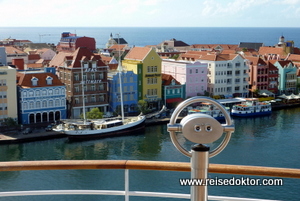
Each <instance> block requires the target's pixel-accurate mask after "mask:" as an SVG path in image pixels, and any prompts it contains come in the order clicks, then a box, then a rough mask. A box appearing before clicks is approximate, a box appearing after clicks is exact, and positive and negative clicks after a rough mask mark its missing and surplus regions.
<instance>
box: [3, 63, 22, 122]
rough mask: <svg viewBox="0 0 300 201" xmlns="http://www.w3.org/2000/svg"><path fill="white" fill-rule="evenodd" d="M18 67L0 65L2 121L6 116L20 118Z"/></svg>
mask: <svg viewBox="0 0 300 201" xmlns="http://www.w3.org/2000/svg"><path fill="white" fill-rule="evenodd" d="M17 100H18V99H17V88H16V69H15V68H12V67H10V66H1V67H0V123H1V122H3V120H4V119H5V118H8V117H10V118H13V119H14V120H15V121H17V120H18V110H17V107H16V105H17Z"/></svg>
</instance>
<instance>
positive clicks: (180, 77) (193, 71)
mask: <svg viewBox="0 0 300 201" xmlns="http://www.w3.org/2000/svg"><path fill="white" fill-rule="evenodd" d="M207 66H208V64H207V63H204V62H199V61H197V62H194V61H174V60H163V61H162V73H164V74H169V75H172V76H173V77H174V79H175V80H177V81H178V82H180V83H181V84H183V85H185V96H184V98H188V97H193V96H198V95H204V94H205V92H206V91H207Z"/></svg>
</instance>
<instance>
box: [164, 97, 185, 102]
mask: <svg viewBox="0 0 300 201" xmlns="http://www.w3.org/2000/svg"><path fill="white" fill-rule="evenodd" d="M181 101H183V99H182V98H169V99H167V103H175V102H181Z"/></svg>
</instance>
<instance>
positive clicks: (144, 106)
mask: <svg viewBox="0 0 300 201" xmlns="http://www.w3.org/2000/svg"><path fill="white" fill-rule="evenodd" d="M138 108H139V110H140V111H141V112H142V113H143V114H147V112H148V103H147V101H144V100H139V102H138Z"/></svg>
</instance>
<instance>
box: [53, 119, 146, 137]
mask: <svg viewBox="0 0 300 201" xmlns="http://www.w3.org/2000/svg"><path fill="white" fill-rule="evenodd" d="M145 120H146V118H145V116H144V115H139V116H136V117H126V118H124V120H122V119H121V118H108V119H93V120H87V121H84V120H74V119H66V120H63V121H62V122H63V123H62V124H60V125H58V126H57V127H56V128H55V129H53V130H56V131H60V132H63V133H65V134H66V135H67V136H68V138H69V139H71V140H90V139H95V138H104V137H115V136H123V135H130V134H135V133H136V132H137V131H141V130H143V129H144V128H145Z"/></svg>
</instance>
